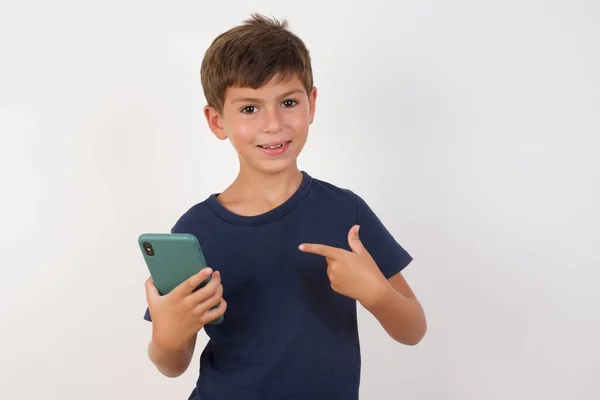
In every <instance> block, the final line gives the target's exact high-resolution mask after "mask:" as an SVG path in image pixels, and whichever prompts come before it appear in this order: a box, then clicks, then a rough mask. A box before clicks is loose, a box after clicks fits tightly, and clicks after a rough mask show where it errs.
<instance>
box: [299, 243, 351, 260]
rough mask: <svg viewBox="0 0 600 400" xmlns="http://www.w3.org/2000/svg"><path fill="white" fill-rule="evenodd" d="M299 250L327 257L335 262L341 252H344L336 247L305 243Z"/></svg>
mask: <svg viewBox="0 0 600 400" xmlns="http://www.w3.org/2000/svg"><path fill="white" fill-rule="evenodd" d="M298 248H299V249H300V251H303V252H305V253H313V254H318V255H320V256H323V257H327V258H330V259H332V260H335V259H336V258H337V256H339V255H340V251H342V250H341V249H338V248H336V247H331V246H327V245H324V244H314V243H303V244H301V245H300V246H299V247H298Z"/></svg>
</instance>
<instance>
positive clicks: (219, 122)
mask: <svg viewBox="0 0 600 400" xmlns="http://www.w3.org/2000/svg"><path fill="white" fill-rule="evenodd" d="M204 116H205V117H206V122H208V127H209V128H210V130H211V131H212V133H214V134H215V136H216V137H217V138H219V139H220V140H225V139H227V133H226V132H225V129H224V128H223V117H222V116H221V114H219V112H218V111H217V110H216V109H215V108H214V107H212V106H205V107H204Z"/></svg>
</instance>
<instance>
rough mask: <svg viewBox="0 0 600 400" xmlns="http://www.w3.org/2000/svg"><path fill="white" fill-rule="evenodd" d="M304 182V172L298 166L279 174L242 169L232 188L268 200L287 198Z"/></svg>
mask: <svg viewBox="0 0 600 400" xmlns="http://www.w3.org/2000/svg"><path fill="white" fill-rule="evenodd" d="M301 181H302V172H300V170H299V169H298V167H297V166H294V167H293V168H288V169H285V170H283V171H280V172H277V173H264V172H260V171H256V170H251V169H248V168H240V171H239V172H238V175H237V177H236V179H235V181H234V182H233V184H232V187H235V188H236V191H237V192H239V193H244V194H245V195H248V196H256V195H258V196H260V197H267V198H277V197H282V196H283V197H285V196H286V195H288V194H289V193H290V192H294V191H295V190H296V189H297V188H298V186H299V185H300V182H301Z"/></svg>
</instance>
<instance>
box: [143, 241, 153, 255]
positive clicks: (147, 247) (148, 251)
mask: <svg viewBox="0 0 600 400" xmlns="http://www.w3.org/2000/svg"><path fill="white" fill-rule="evenodd" d="M143 246H144V251H145V252H146V254H148V255H149V256H150V257H152V256H153V255H154V248H152V245H151V244H150V243H148V242H144V243H143Z"/></svg>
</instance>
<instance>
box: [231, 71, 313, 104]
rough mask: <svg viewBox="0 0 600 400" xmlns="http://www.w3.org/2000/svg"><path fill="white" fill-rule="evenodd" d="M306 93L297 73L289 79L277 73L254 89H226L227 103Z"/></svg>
mask: <svg viewBox="0 0 600 400" xmlns="http://www.w3.org/2000/svg"><path fill="white" fill-rule="evenodd" d="M300 93H302V94H306V90H305V88H304V85H303V84H302V81H301V80H300V79H299V78H298V76H296V75H295V74H294V75H292V76H291V77H290V78H288V79H281V77H280V76H278V75H275V76H274V77H273V78H271V79H270V80H269V81H268V82H266V83H265V84H264V85H263V86H261V87H259V88H257V89H253V88H251V87H229V88H227V90H226V91H225V103H236V102H239V101H245V100H260V101H269V100H277V99H279V98H281V97H282V96H286V95H291V94H295V95H298V94H300Z"/></svg>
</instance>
